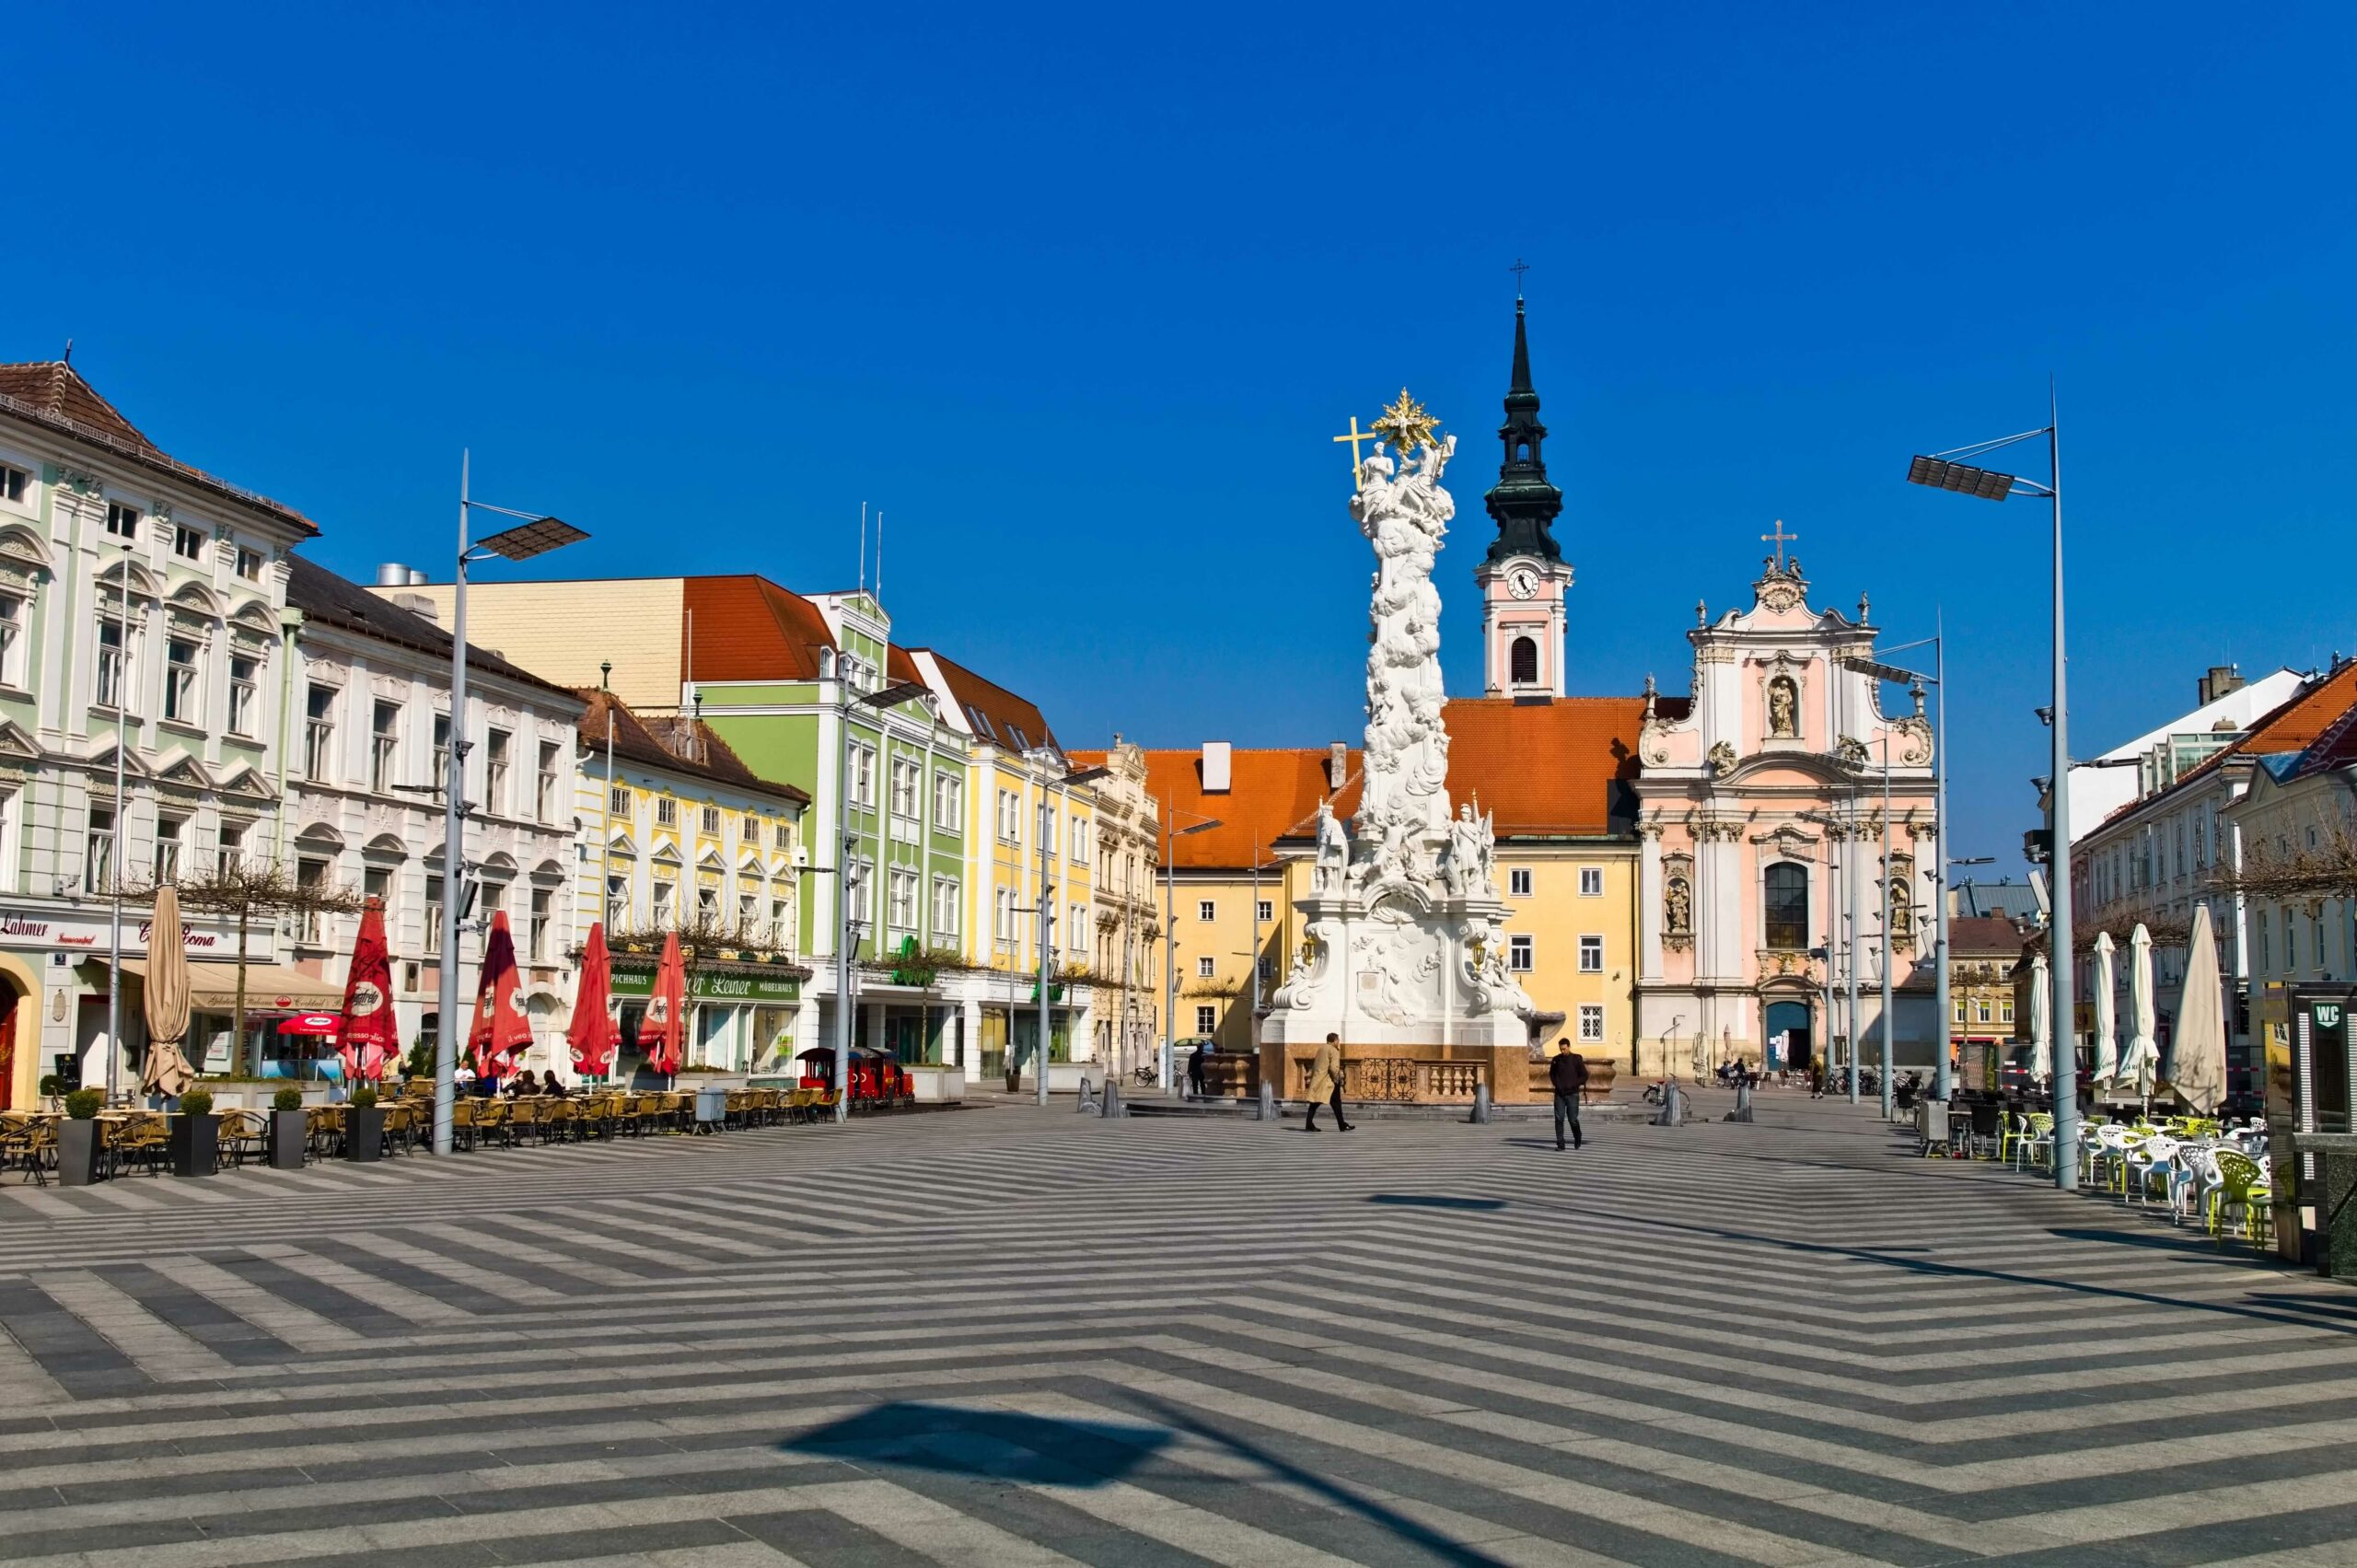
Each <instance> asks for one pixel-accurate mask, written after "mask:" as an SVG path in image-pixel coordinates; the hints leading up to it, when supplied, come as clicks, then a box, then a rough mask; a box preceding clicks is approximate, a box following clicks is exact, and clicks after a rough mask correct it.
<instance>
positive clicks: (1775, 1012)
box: [1634, 558, 1943, 1075]
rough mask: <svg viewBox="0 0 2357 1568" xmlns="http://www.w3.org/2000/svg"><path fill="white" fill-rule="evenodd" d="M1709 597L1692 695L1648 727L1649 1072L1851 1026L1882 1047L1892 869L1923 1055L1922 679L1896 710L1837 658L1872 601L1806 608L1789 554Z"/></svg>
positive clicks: (1830, 1045)
mask: <svg viewBox="0 0 2357 1568" xmlns="http://www.w3.org/2000/svg"><path fill="white" fill-rule="evenodd" d="M1696 610H1697V624H1696V626H1695V627H1694V629H1693V630H1691V631H1689V633H1687V638H1688V641H1689V643H1691V644H1692V645H1693V649H1694V673H1693V693H1692V696H1691V698H1690V699H1689V702H1688V703H1687V704H1686V705H1685V711H1684V712H1683V713H1679V712H1678V704H1677V703H1675V701H1674V700H1665V699H1654V700H1653V701H1652V702H1650V703H1649V705H1648V712H1647V718H1646V721H1645V724H1644V726H1643V731H1642V733H1641V735H1640V737H1639V740H1638V762H1639V768H1638V772H1637V776H1636V779H1635V781H1634V789H1635V792H1636V796H1637V802H1638V805H1637V823H1636V827H1637V833H1638V836H1639V841H1640V844H1639V847H1640V862H1639V865H1640V871H1639V889H1638V923H1639V932H1638V964H1637V976H1636V1006H1637V1042H1638V1044H1637V1055H1638V1058H1639V1060H1638V1063H1637V1065H1638V1069H1639V1071H1640V1072H1642V1073H1647V1074H1654V1073H1659V1072H1664V1071H1667V1072H1673V1073H1676V1074H1679V1075H1686V1074H1689V1073H1692V1072H1694V1071H1697V1070H1698V1068H1713V1067H1715V1066H1716V1065H1717V1064H1718V1063H1721V1062H1723V1061H1724V1060H1727V1059H1728V1058H1730V1057H1736V1058H1740V1059H1742V1060H1743V1061H1746V1062H1747V1063H1751V1064H1752V1065H1754V1066H1755V1067H1756V1066H1759V1065H1762V1064H1763V1063H1764V1064H1768V1065H1772V1066H1801V1065H1805V1064H1806V1063H1808V1062H1809V1061H1811V1060H1825V1059H1827V1057H1828V1052H1829V1051H1831V1053H1832V1058H1833V1059H1834V1060H1836V1061H1837V1062H1838V1061H1839V1060H1840V1059H1841V1049H1840V1044H1839V1043H1838V1042H1840V1041H1841V1040H1846V1039H1850V1038H1856V1039H1858V1040H1861V1041H1862V1047H1861V1055H1862V1059H1863V1060H1864V1062H1866V1063H1869V1064H1871V1063H1874V1062H1875V1061H1877V1060H1879V1055H1880V1050H1881V1044H1880V1042H1881V1028H1882V1025H1881V986H1882V971H1883V964H1884V955H1885V952H1886V944H1885V942H1884V928H1883V909H1884V901H1883V895H1884V885H1885V881H1886V879H1887V880H1888V883H1889V890H1890V906H1889V907H1890V911H1891V914H1890V931H1889V937H1890V939H1889V942H1888V944H1887V952H1888V955H1889V963H1890V973H1891V983H1892V988H1893V995H1894V999H1895V1000H1894V1005H1893V1008H1892V1033H1893V1039H1894V1048H1893V1054H1894V1059H1895V1060H1896V1061H1897V1062H1898V1063H1899V1064H1900V1065H1902V1066H1907V1065H1922V1064H1925V1063H1929V1062H1930V1061H1931V1060H1932V1053H1933V1051H1936V1050H1937V1049H1939V1048H1940V1041H1941V1037H1942V1034H1943V1031H1942V1030H1941V1028H1939V1021H1938V1020H1937V1019H1936V1018H1934V1017H1933V996H1932V991H1931V980H1932V970H1931V965H1932V963H1933V951H1932V943H1933V908H1934V906H1933V902H1932V900H1933V899H1934V898H1936V897H1938V896H1939V882H1938V874H1939V869H1940V866H1939V856H1940V846H1939V835H1938V830H1937V824H1936V821H1935V810H1934V802H1935V795H1934V790H1933V770H1932V744H1933V736H1932V727H1931V725H1930V723H1929V722H1928V721H1927V720H1926V719H1925V717H1924V716H1923V713H1922V696H1921V693H1920V691H1917V692H1916V693H1915V694H1914V695H1913V697H1912V708H1911V711H1901V712H1898V713H1897V714H1887V713H1886V712H1884V710H1883V693H1884V691H1885V688H1884V687H1883V685H1882V683H1881V682H1880V681H1879V680H1878V679H1876V678H1875V677H1874V676H1872V675H1869V674H1866V673H1864V672H1862V671H1859V670H1856V669H1852V668H1846V667H1845V666H1844V664H1843V661H1844V660H1845V659H1852V658H1866V659H1871V658H1872V657H1873V656H1874V647H1875V637H1876V635H1877V632H1876V630H1875V627H1874V626H1872V625H1871V624H1869V623H1867V621H1865V615H1866V606H1865V604H1864V601H1861V603H1860V605H1859V619H1857V620H1855V621H1852V620H1851V619H1850V618H1849V617H1848V616H1846V615H1844V614H1843V613H1842V612H1841V611H1840V610H1813V609H1812V608H1810V606H1809V603H1808V584H1807V582H1806V581H1805V580H1804V579H1803V578H1802V576H1801V571H1800V563H1799V561H1798V560H1796V559H1778V558H1771V560H1770V561H1769V562H1768V563H1767V565H1766V569H1765V573H1764V575H1762V576H1761V577H1760V578H1759V581H1758V582H1756V583H1754V584H1753V585H1752V603H1751V606H1750V608H1749V609H1748V610H1742V611H1735V610H1729V611H1726V612H1724V613H1723V614H1721V615H1720V616H1718V617H1717V618H1716V619H1715V620H1713V619H1710V618H1708V616H1707V615H1706V614H1705V613H1704V612H1703V611H1702V607H1701V606H1700V605H1698V606H1697V607H1696ZM1649 684H1650V683H1649ZM1649 695H1650V693H1649ZM1886 760H1887V763H1888V774H1887V781H1888V782H1887V787H1888V799H1889V804H1888V807H1887V809H1886V807H1885V778H1886V775H1885V763H1886ZM1886 844H1887V849H1886ZM1852 954H1854V958H1855V970H1856V973H1857V975H1858V1015H1857V1016H1856V1017H1855V1018H1852V1017H1851V1016H1849V1013H1848V1009H1847V1006H1846V1003H1847V996H1846V988H1847V976H1848V974H1849V972H1850V970H1851V964H1850V956H1851V955H1852ZM1837 980H1838V981H1839V982H1840V983H1829V981H1837Z"/></svg>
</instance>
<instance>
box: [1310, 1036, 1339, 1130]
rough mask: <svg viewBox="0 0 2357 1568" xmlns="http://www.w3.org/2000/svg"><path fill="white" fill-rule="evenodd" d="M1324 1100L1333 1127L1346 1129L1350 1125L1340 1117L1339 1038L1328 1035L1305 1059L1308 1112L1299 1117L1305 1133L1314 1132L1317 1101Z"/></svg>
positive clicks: (1316, 1126) (1316, 1122) (1315, 1128)
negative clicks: (1313, 1052) (1307, 1062)
mask: <svg viewBox="0 0 2357 1568" xmlns="http://www.w3.org/2000/svg"><path fill="white" fill-rule="evenodd" d="M1319 1100H1324V1101H1325V1102H1326V1103H1327V1104H1329V1105H1330V1106H1332V1107H1333V1108H1334V1126H1335V1128H1336V1129H1337V1130H1338V1131H1340V1132H1349V1131H1350V1130H1351V1124H1350V1123H1349V1122H1347V1121H1343V1120H1342V1037H1341V1035H1328V1036H1327V1037H1326V1043H1325V1044H1324V1045H1321V1046H1319V1047H1318V1054H1317V1055H1315V1056H1313V1057H1311V1058H1310V1059H1309V1114H1308V1115H1307V1116H1306V1117H1305V1118H1304V1119H1303V1120H1302V1124H1301V1130H1302V1131H1303V1132H1317V1131H1318V1101H1319Z"/></svg>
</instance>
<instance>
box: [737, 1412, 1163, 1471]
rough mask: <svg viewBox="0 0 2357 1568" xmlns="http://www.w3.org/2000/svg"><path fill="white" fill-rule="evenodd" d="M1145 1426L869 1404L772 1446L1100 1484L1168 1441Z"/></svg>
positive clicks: (864, 1460)
mask: <svg viewBox="0 0 2357 1568" xmlns="http://www.w3.org/2000/svg"><path fill="white" fill-rule="evenodd" d="M1169 1442H1170V1434H1169V1433H1168V1432H1167V1431H1163V1430H1161V1429H1159V1428H1156V1427H1152V1426H1131V1425H1128V1424H1125V1423H1116V1422H1104V1421H1057V1420H1051V1419H1050V1418H1049V1417H1046V1416H1037V1415H1023V1414H1020V1413H1018V1412H1016V1411H999V1410H975V1409H970V1408H967V1407H964V1406H959V1405H928V1404H889V1405H877V1406H876V1407H875V1408H874V1409H873V1410H866V1411H861V1412H860V1413H859V1414H857V1415H854V1416H846V1417H845V1418H843V1419H842V1421H838V1422H831V1423H829V1424H827V1425H825V1426H821V1427H819V1428H817V1429H816V1430H814V1431H810V1432H807V1433H805V1434H802V1435H801V1436H799V1437H790V1438H788V1439H786V1440H785V1441H784V1442H783V1443H780V1444H779V1445H778V1446H779V1447H780V1448H781V1449H784V1451H786V1452H788V1453H796V1454H816V1455H820V1456H823V1457H824V1458H830V1459H845V1460H849V1461H852V1462H853V1463H860V1464H871V1465H878V1466H889V1467H897V1468H899V1469H913V1470H929V1471H932V1472H935V1473H936V1474H940V1475H962V1476H978V1477H984V1478H987V1479H990V1480H993V1481H1014V1482H1016V1483H1018V1484H1021V1485H1027V1486H1078V1487H1093V1486H1105V1485H1109V1484H1110V1483H1111V1482H1113V1481H1120V1479H1121V1478H1122V1477H1123V1476H1126V1475H1127V1474H1129V1472H1130V1471H1132V1470H1133V1469H1136V1468H1137V1467H1138V1466H1139V1465H1141V1464H1144V1462H1145V1461H1146V1460H1148V1459H1150V1458H1153V1457H1154V1456H1155V1454H1156V1453H1157V1452H1159V1451H1160V1450H1161V1449H1162V1448H1164V1447H1165V1446H1167V1445H1168V1443H1169Z"/></svg>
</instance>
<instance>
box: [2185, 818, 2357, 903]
mask: <svg viewBox="0 0 2357 1568" xmlns="http://www.w3.org/2000/svg"><path fill="white" fill-rule="evenodd" d="M2212 886H2213V887H2216V888H2218V889H2222V890H2224V891H2227V892H2235V893H2241V894H2243V895H2244V896H2245V897H2247V898H2258V899H2270V900H2278V901H2281V902H2286V903H2290V902H2296V901H2298V900H2303V899H2305V900H2323V899H2348V898H2357V831H2352V830H2351V827H2350V825H2349V823H2348V822H2346V821H2344V820H2340V819H2334V820H2333V821H2330V822H2328V823H2327V824H2326V826H2325V830H2324V833H2323V835H2322V837H2321V840H2320V842H2317V843H2316V844H2315V845H2313V846H2311V847H2308V848H2302V849H2294V848H2292V847H2291V846H2290V845H2288V844H2285V845H2282V846H2281V847H2278V846H2277V845H2273V844H2270V843H2267V842H2263V841H2260V840H2258V839H2252V840H2249V841H2247V842H2246V844H2245V846H2244V849H2243V863H2242V865H2241V867H2240V868H2239V869H2236V868H2231V867H2227V866H2220V867H2219V868H2218V869H2217V871H2216V872H2215V873H2213V874H2212Z"/></svg>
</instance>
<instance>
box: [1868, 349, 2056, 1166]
mask: <svg viewBox="0 0 2357 1568" xmlns="http://www.w3.org/2000/svg"><path fill="white" fill-rule="evenodd" d="M2038 436H2044V437H2046V467H2047V479H2046V482H2045V483H2043V484H2040V483H2038V482H2037V481H2036V480H2031V479H2024V478H2022V477H2021V476H2019V475H2018V474H2009V473H2004V472H2002V471H2000V470H1995V469H1985V468H1982V467H1980V466H1979V465H1978V464H1975V463H1968V462H1965V461H1963V460H1962V459H1968V458H1978V457H1980V456H1981V455H1982V454H1984V453H1988V452H1993V451H1996V450H1998V449H1999V448H2000V447H2010V446H2013V445H2014V444H2015V443H2016V442H2021V441H2029V440H2035V439H2036V438H2038ZM1907 482H1909V483H1910V484H1921V485H1926V486H1929V487H1930V488H1932V489H1934V490H1949V491H1954V492H1956V494H1963V495H1972V496H1976V497H1978V498H1980V499H1981V500H1984V501H2003V500H2004V499H2005V497H2007V496H2009V495H2035V496H2039V497H2042V498H2044V499H2045V500H2047V501H2049V502H2051V503H2052V504H2053V508H2054V528H2053V532H2054V541H2053V549H2054V606H2053V620H2054V646H2053V659H2054V671H2053V681H2054V705H2053V709H2052V713H2053V729H2054V734H2053V741H2054V764H2053V784H2052V789H2051V793H2050V794H2049V797H2048V799H2049V806H2050V808H2051V812H2052V820H2053V830H2052V835H2051V836H2052V838H2053V841H2054V843H2053V849H2052V852H2051V853H2052V855H2053V866H2052V870H2051V872H2050V873H2049V875H2050V877H2051V884H2052V885H2051V889H2050V891H2049V898H2050V899H2051V900H2052V901H2053V906H2054V907H2053V914H2052V916H2051V929H2052V935H2051V938H2050V942H2051V947H2052V951H2053V954H2054V972H2053V975H2052V977H2051V981H2052V984H2053V988H2054V1001H2053V1016H2054V1030H2055V1034H2056V1037H2057V1049H2056V1051H2055V1052H2054V1162H2053V1163H2054V1185H2055V1186H2057V1187H2059V1188H2061V1189H2063V1190H2064V1191H2069V1190H2072V1189H2074V1188H2076V1187H2077V1186H2078V1185H2079V1161H2078V1157H2077V1155H2078V1146H2079V1087H2078V1076H2079V1072H2078V1069H2079V1046H2078V1037H2077V1035H2076V1034H2075V1032H2073V1006H2072V993H2073V989H2074V985H2073V982H2074V980H2075V978H2076V977H2075V976H2073V973H2072V972H2071V967H2072V963H2073V958H2072V953H2071V741H2070V708H2069V706H2068V703H2066V701H2065V698H2066V690H2065V685H2066V683H2065V677H2064V670H2063V657H2064V648H2065V643H2064V638H2063V626H2062V587H2063V577H2062V437H2061V419H2060V417H2059V415H2058V412H2057V404H2056V401H2055V396H2054V388H2053V383H2052V382H2051V381H2049V383H2048V385H2047V401H2046V424H2044V425H2042V426H2040V427H2039V428H2038V429H2036V430H2025V431H2023V432H2021V433H2020V434H2019V435H2016V436H2003V437H2002V438H2000V439H1998V440H1995V441H1982V442H1979V443H1976V444H1975V445H1972V446H1969V447H1953V448H1951V449H1949V450H1947V451H1945V452H1934V453H1933V454H1931V455H1930V456H1928V457H1920V456H1919V457H1917V458H1915V459H1912V460H1910V462H1909V463H1908V465H1907ZM1942 706H1943V707H1945V703H1943V704H1942Z"/></svg>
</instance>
